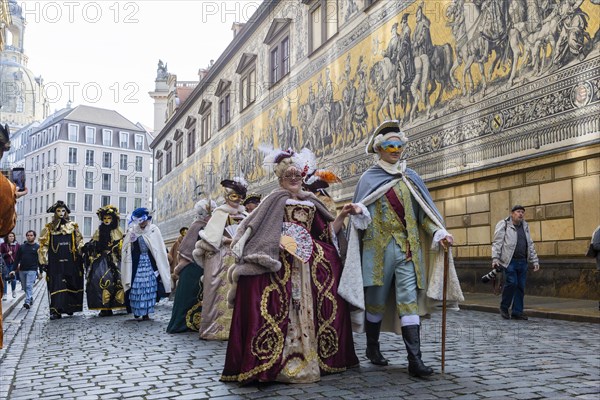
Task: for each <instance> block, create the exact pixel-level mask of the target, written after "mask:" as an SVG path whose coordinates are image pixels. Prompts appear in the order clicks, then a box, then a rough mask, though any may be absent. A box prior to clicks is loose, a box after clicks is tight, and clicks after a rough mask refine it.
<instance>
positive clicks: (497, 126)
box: [151, 0, 600, 298]
mask: <svg viewBox="0 0 600 400" xmlns="http://www.w3.org/2000/svg"><path fill="white" fill-rule="evenodd" d="M595 3H596V2H592V1H590V0H578V1H567V2H544V3H543V4H540V2H535V1H527V2H519V1H510V2H505V1H500V0H486V1H477V2H465V1H463V0H439V1H426V2H421V1H415V2H390V1H383V0H344V1H337V0H303V1H301V0H294V1H277V0H272V1H265V2H263V3H262V4H261V6H260V7H259V8H258V9H257V11H256V12H255V14H254V15H253V16H252V17H251V18H250V20H249V21H248V23H246V24H245V25H244V26H243V27H242V28H241V29H239V31H238V33H237V35H236V36H235V38H234V39H233V41H232V42H231V44H230V45H229V46H228V47H227V49H225V51H224V52H223V54H222V55H221V56H220V57H219V58H218V59H217V61H216V62H215V64H214V65H213V66H212V68H211V69H210V70H209V71H208V73H207V75H206V76H205V77H204V78H203V79H202V81H201V82H200V84H199V85H198V86H197V87H196V88H195V90H194V91H193V92H192V93H191V95H190V96H189V98H188V99H187V101H186V102H184V103H183V104H181V105H180V107H179V108H178V110H177V111H176V113H175V114H174V115H173V116H172V117H171V118H170V119H169V120H168V121H167V123H166V125H165V126H164V128H163V129H162V130H161V131H160V132H159V133H157V135H156V138H155V140H154V141H153V142H152V144H151V147H152V148H153V150H154V153H155V166H156V168H155V177H154V178H155V191H154V192H155V196H154V197H155V200H156V203H155V209H156V213H155V217H156V221H157V222H158V224H159V226H160V227H161V230H162V231H163V232H164V233H165V235H166V237H167V238H175V237H176V235H177V232H178V229H179V227H180V226H182V224H184V223H185V222H186V221H189V219H190V217H191V213H192V211H191V210H192V207H193V204H194V200H195V199H196V198H197V197H198V194H199V192H201V193H202V195H206V194H211V195H212V196H213V197H215V198H218V197H219V195H220V191H219V185H218V182H219V181H220V180H221V179H224V178H227V177H230V176H232V175H238V174H241V175H244V176H245V178H246V179H247V180H248V181H249V182H250V185H251V189H252V190H253V191H259V192H263V193H268V192H269V191H270V190H272V189H273V188H274V187H275V186H276V183H275V181H274V179H273V176H272V175H273V174H271V173H269V172H268V171H265V170H264V169H263V168H262V166H261V165H262V158H263V154H262V152H261V151H260V150H259V145H267V146H274V147H283V148H286V147H289V146H291V147H293V148H296V149H299V148H301V147H304V146H306V147H309V148H311V149H312V150H313V151H314V152H315V154H316V155H317V157H318V162H319V165H320V167H325V168H331V169H333V170H334V171H335V172H336V173H337V174H338V175H339V176H341V178H342V179H343V180H344V183H343V184H339V185H337V186H334V187H333V188H331V192H330V193H331V194H332V195H333V196H334V197H335V199H336V200H337V201H338V203H339V204H342V203H344V202H347V201H349V199H350V198H351V196H352V193H353V191H354V187H355V185H356V182H357V181H358V178H359V176H360V174H361V173H362V172H363V171H364V170H365V169H366V168H368V167H369V166H370V165H372V163H373V159H372V158H371V157H369V156H367V155H366V154H365V151H364V147H365V142H366V139H367V137H368V136H369V134H370V132H371V131H372V130H373V128H374V127H376V126H377V125H378V124H379V123H380V122H381V121H383V120H385V119H390V118H394V119H399V120H400V121H401V126H402V129H404V130H405V131H406V133H407V135H408V137H409V139H410V142H409V144H408V146H407V148H406V150H405V157H406V158H407V160H408V163H409V165H410V166H411V167H412V168H414V169H416V170H417V171H418V172H419V173H420V174H421V176H422V177H423V178H424V179H425V180H426V181H427V184H428V186H429V187H430V189H431V191H432V195H433V197H434V199H435V201H436V203H437V204H438V206H439V208H440V211H441V212H442V214H444V216H445V217H446V218H447V221H448V227H449V229H450V230H451V232H452V233H453V234H454V235H455V236H456V245H455V246H454V248H453V251H454V252H455V255H456V257H457V262H458V267H459V273H460V274H461V278H462V282H463V285H464V286H465V290H467V291H471V290H474V291H479V290H489V288H485V287H483V286H482V285H481V284H479V283H478V280H479V276H480V275H482V274H483V273H485V272H487V271H488V270H489V268H490V264H491V263H490V259H489V257H490V241H491V237H492V234H493V229H494V226H495V224H496V222H497V221H499V220H500V219H502V218H504V217H505V216H507V215H508V212H509V210H510V208H511V206H512V205H513V204H515V203H520V204H523V205H524V206H526V207H527V213H526V218H527V219H528V220H529V221H531V227H532V231H533V234H534V240H535V241H536V242H537V243H538V249H539V253H540V256H541V258H542V268H543V270H544V272H543V273H541V274H536V275H532V276H531V280H530V285H529V290H530V292H532V293H539V294H545V295H560V296H572V297H585V298H592V297H597V296H598V286H597V284H595V285H593V284H591V283H592V279H593V278H592V273H593V267H592V266H593V264H592V263H591V261H588V260H586V259H585V258H583V254H584V252H585V251H584V250H585V247H586V246H585V244H586V242H587V241H588V240H589V237H590V235H591V233H592V231H593V229H594V228H595V227H596V226H597V225H598V224H600V208H599V207H598V206H597V205H598V204H600V172H599V169H598V165H599V162H600V161H599V158H598V153H599V150H600V34H599V33H598V30H599V15H600V13H599V10H600V6H599V5H597V4H595Z"/></svg>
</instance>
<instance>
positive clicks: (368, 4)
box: [365, 0, 379, 10]
mask: <svg viewBox="0 0 600 400" xmlns="http://www.w3.org/2000/svg"><path fill="white" fill-rule="evenodd" d="M377 1H379V0H365V10H366V9H367V8H369V7H371V6H372V5H373V4H375V3H376V2H377Z"/></svg>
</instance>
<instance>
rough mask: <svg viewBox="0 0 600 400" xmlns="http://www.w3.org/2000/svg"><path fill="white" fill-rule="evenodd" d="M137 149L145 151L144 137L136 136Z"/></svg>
mask: <svg viewBox="0 0 600 400" xmlns="http://www.w3.org/2000/svg"><path fill="white" fill-rule="evenodd" d="M135 149H136V150H144V135H135Z"/></svg>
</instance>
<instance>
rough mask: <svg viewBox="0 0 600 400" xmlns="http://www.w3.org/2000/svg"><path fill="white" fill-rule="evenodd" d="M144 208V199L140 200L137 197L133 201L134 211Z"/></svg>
mask: <svg viewBox="0 0 600 400" xmlns="http://www.w3.org/2000/svg"><path fill="white" fill-rule="evenodd" d="M141 206H142V199H140V198H139V197H136V198H135V199H133V209H134V210H135V209H136V208H140V207H141Z"/></svg>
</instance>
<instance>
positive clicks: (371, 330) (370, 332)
mask: <svg viewBox="0 0 600 400" xmlns="http://www.w3.org/2000/svg"><path fill="white" fill-rule="evenodd" d="M365 324H366V325H365V330H366V332H367V358H368V359H369V360H371V363H373V364H375V365H388V360H387V359H385V358H384V357H383V355H382V354H381V352H380V351H379V330H380V329H381V321H380V322H376V323H374V322H369V321H366V320H365Z"/></svg>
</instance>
